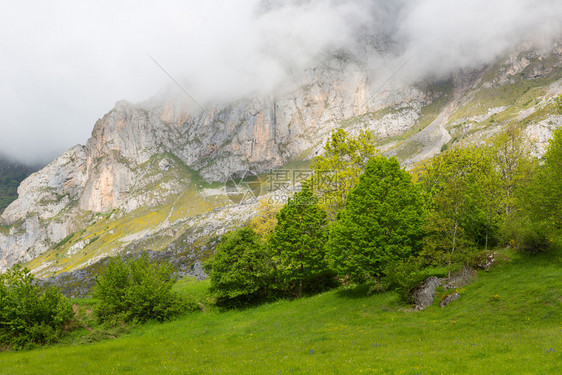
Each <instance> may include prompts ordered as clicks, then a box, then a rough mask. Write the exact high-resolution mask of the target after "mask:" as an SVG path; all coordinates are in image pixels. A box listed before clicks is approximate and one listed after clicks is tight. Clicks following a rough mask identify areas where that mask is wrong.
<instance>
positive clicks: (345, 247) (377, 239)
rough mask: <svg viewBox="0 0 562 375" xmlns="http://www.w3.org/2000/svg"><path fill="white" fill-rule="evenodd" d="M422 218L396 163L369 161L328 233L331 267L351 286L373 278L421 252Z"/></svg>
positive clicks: (416, 194)
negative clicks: (347, 278) (389, 267)
mask: <svg viewBox="0 0 562 375" xmlns="http://www.w3.org/2000/svg"><path fill="white" fill-rule="evenodd" d="M424 218H425V209H424V202H423V199H422V195H421V192H420V190H419V189H418V187H417V186H416V185H414V183H413V182H412V178H411V176H410V175H409V174H408V173H407V172H406V171H404V170H403V169H402V168H401V167H400V164H399V163H398V160H396V158H390V159H388V158H385V157H375V158H373V159H371V160H370V161H369V163H368V164H367V167H366V169H365V173H364V174H363V175H362V176H361V178H360V180H359V183H358V184H357V186H356V187H355V188H354V189H353V190H352V191H351V192H350V194H349V196H348V198H347V202H346V205H345V209H344V210H342V211H341V212H340V213H339V214H338V220H337V221H336V222H335V223H334V224H333V225H332V227H331V229H330V240H329V243H328V249H329V254H330V258H331V262H332V265H333V267H334V268H335V269H336V270H337V272H338V275H340V277H346V276H347V277H349V278H350V279H351V280H352V281H356V282H365V281H368V280H372V279H374V278H379V277H380V276H382V275H383V273H384V269H385V268H386V267H387V265H388V264H389V263H392V262H395V261H397V260H400V259H404V258H408V257H409V256H411V255H414V254H416V253H418V252H419V251H420V250H421V247H422V239H423V232H422V224H423V221H424Z"/></svg>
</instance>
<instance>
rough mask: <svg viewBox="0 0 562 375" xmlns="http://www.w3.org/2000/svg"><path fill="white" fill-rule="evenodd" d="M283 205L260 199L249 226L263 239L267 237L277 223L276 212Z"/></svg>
mask: <svg viewBox="0 0 562 375" xmlns="http://www.w3.org/2000/svg"><path fill="white" fill-rule="evenodd" d="M282 207H283V205H282V204H276V203H270V202H268V200H267V199H262V200H261V201H260V205H259V206H258V215H257V216H256V217H254V218H252V219H251V220H250V225H249V227H250V228H252V229H253V230H254V231H255V232H256V234H257V235H258V236H260V237H262V238H263V239H267V237H269V235H270V234H271V232H272V231H273V229H274V228H275V226H276V225H277V214H278V213H279V211H280V210H281V208H282Z"/></svg>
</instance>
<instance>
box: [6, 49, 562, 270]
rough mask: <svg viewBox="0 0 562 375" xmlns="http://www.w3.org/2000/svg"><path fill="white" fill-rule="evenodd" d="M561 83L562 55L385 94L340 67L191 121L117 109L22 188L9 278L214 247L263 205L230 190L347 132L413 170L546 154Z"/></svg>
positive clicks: (347, 66)
mask: <svg viewBox="0 0 562 375" xmlns="http://www.w3.org/2000/svg"><path fill="white" fill-rule="evenodd" d="M371 81H372V80H371ZM379 81H381V79H380V77H379ZM561 82H562V47H561V45H560V43H558V44H556V46H555V48H554V49H553V50H552V51H549V52H548V53H546V52H541V51H537V50H535V49H533V48H531V47H529V46H522V47H521V48H519V50H517V51H514V52H513V53H511V54H510V55H508V56H506V57H504V58H503V59H500V60H498V62H497V63H496V64H494V65H491V66H488V67H483V68H481V69H478V70H473V71H459V72H457V73H455V74H454V75H453V76H452V77H451V78H450V79H448V80H441V81H437V82H435V81H433V82H432V81H429V80H427V81H423V82H418V83H416V84H414V85H393V84H392V83H391V84H388V86H376V85H375V84H374V83H370V76H369V73H368V72H367V71H366V70H365V66H363V65H361V64H360V63H358V62H357V61H354V60H351V59H345V58H344V57H342V56H332V57H331V58H330V59H329V60H328V61H327V62H326V63H325V64H321V65H318V66H317V67H316V68H311V69H309V70H307V71H306V72H305V73H304V75H303V78H302V81H301V84H300V86H298V87H299V88H298V89H297V90H296V91H294V92H292V93H289V94H286V95H284V96H280V97H272V96H270V97H261V98H251V99H246V100H239V101H237V102H235V103H231V104H227V105H223V106H217V105H215V106H210V107H207V109H205V110H204V111H193V112H187V111H184V110H183V107H182V106H181V105H180V104H178V103H176V102H174V101H162V102H160V103H155V102H154V101H152V102H149V101H147V102H143V103H140V104H132V103H128V102H126V101H121V102H118V103H117V104H116V105H115V107H114V108H113V109H112V110H111V111H109V112H108V113H107V114H106V115H105V116H104V117H102V118H101V119H100V120H98V121H97V122H96V124H95V126H94V129H93V131H92V137H91V138H90V139H89V140H88V142H87V143H86V145H84V146H81V145H77V146H75V147H73V148H71V149H69V150H67V151H66V152H65V153H63V154H62V155H61V156H60V157H58V158H57V159H56V160H54V161H53V162H52V163H50V164H49V165H48V166H46V167H45V168H44V169H42V170H41V171H39V172H36V173H35V174H34V175H32V176H31V177H29V178H28V179H26V180H25V181H24V182H23V183H22V184H21V186H20V187H19V189H18V192H19V193H20V194H19V195H20V198H19V199H18V200H16V201H15V202H13V203H12V204H11V205H10V206H9V207H8V208H7V209H6V211H5V212H4V213H3V214H2V216H1V217H0V222H1V223H2V228H3V229H2V231H0V268H1V269H5V268H7V267H9V266H10V265H11V264H13V263H14V262H18V261H32V260H33V261H32V262H31V263H30V265H32V268H36V269H39V271H37V272H40V274H41V275H47V274H52V273H59V272H63V271H66V270H70V269H74V268H81V267H84V266H86V265H90V264H92V262H93V259H94V260H99V259H102V258H103V257H105V256H108V255H111V254H116V253H119V252H122V251H136V250H135V249H137V250H139V247H140V246H141V244H143V243H144V244H145V246H151V249H152V250H159V249H167V248H169V246H171V245H173V244H178V243H181V246H183V247H186V248H189V247H190V246H194V244H197V243H198V242H204V241H208V240H209V239H210V237H213V236H217V235H220V234H221V233H224V232H225V231H226V230H228V229H229V228H232V227H234V226H236V225H240V224H242V223H244V222H245V220H248V219H249V218H250V217H251V216H252V215H253V214H254V212H255V210H254V209H253V208H251V204H254V205H255V204H257V201H258V199H257V198H254V199H253V200H251V202H247V203H248V205H246V206H243V205H242V206H237V205H236V204H233V203H236V202H232V200H231V199H230V198H229V197H228V194H226V193H225V185H224V183H225V182H227V181H230V180H233V179H237V178H239V177H240V176H242V175H246V174H247V173H248V172H250V174H260V173H265V172H267V171H269V170H274V169H276V168H280V167H283V166H284V165H287V163H289V162H291V161H294V160H304V159H310V158H311V157H313V156H314V155H316V154H318V153H319V152H321V150H322V146H323V144H324V141H325V139H326V138H327V136H328V135H329V133H330V132H331V131H332V130H334V129H336V128H340V127H341V128H344V129H346V130H347V131H348V132H350V133H352V134H354V133H357V132H358V131H359V130H363V129H365V130H370V131H372V132H373V134H374V136H375V137H376V139H377V142H378V147H379V148H380V149H381V150H382V151H383V152H384V153H385V154H387V155H395V156H397V157H398V158H399V159H400V160H401V161H402V162H403V164H404V165H406V166H408V165H409V166H410V167H411V166H413V165H415V164H416V163H419V162H421V161H422V160H424V159H427V158H429V157H431V156H433V155H435V154H437V153H438V152H440V150H441V149H442V148H443V147H445V145H447V146H449V145H453V144H461V145H462V144H463V143H471V142H479V143H482V142H485V140H486V139H487V138H489V137H491V136H493V135H494V134H496V133H497V132H499V131H500V130H501V128H502V126H503V125H505V124H507V123H509V122H513V121H519V122H520V123H521V124H522V125H523V126H525V127H526V130H525V131H526V133H527V135H528V136H529V137H530V138H531V139H532V141H533V144H535V146H536V147H535V149H536V150H535V151H536V153H537V154H540V153H541V147H544V144H545V143H546V142H547V140H548V137H549V134H550V131H551V130H552V129H554V128H556V127H559V126H561V125H562V116H561V115H562V111H560V110H559V109H558V107H557V106H556V98H557V97H558V96H559V95H560V94H561V93H562V89H561V87H562V84H561ZM213 189H214V190H213ZM205 191H207V193H204V192H205ZM209 191H210V192H212V193H211V194H210V195H209V194H208V192H209ZM252 207H253V206H252ZM178 212H181V214H178ZM229 215H230V216H229ZM216 218H221V219H218V220H217V219H216ZM101 222H103V223H105V224H104V225H105V227H101V226H100V225H99V223H101ZM118 223H120V225H127V228H128V229H127V230H128V231H129V232H127V233H125V232H122V231H120V230H119V229H118V228H117V227H116V225H117V224H118ZM111 228H113V229H111ZM111 231H113V233H110V232H111ZM117 232H119V233H120V234H119V235H116V234H115V233H117ZM121 232H122V233H121ZM210 232H213V235H211V233H210ZM169 233H174V234H173V235H169ZM187 233H191V234H187ZM197 233H198V234H197ZM69 236H70V239H69V240H68V241H66V242H65V243H63V244H61V245H60V246H57V244H59V243H60V242H61V241H63V240H64V239H65V238H68V237H69ZM182 236H183V237H184V238H186V240H180V238H182ZM94 238H95V240H93V239H94ZM187 239H188V240H187ZM92 240H93V241H92ZM178 241H180V242H178ZM181 241H183V242H181ZM148 244H150V245H148ZM49 254H50V255H49ZM77 254H83V259H82V258H81V259H82V260H80V261H78V260H77ZM49 257H51V258H52V259H50V258H49ZM39 260H41V262H42V263H40V262H39ZM61 263H62V264H61Z"/></svg>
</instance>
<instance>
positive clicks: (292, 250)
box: [270, 183, 329, 297]
mask: <svg viewBox="0 0 562 375" xmlns="http://www.w3.org/2000/svg"><path fill="white" fill-rule="evenodd" d="M317 202H318V199H317V198H316V196H315V195H314V193H313V192H312V190H311V188H310V186H309V185H308V183H303V186H302V190H301V191H300V192H298V193H296V194H295V195H294V196H293V197H292V198H291V199H289V202H288V203H287V204H286V205H285V206H284V207H283V208H282V209H281V211H280V212H279V214H278V215H277V225H276V227H275V229H274V231H273V233H272V234H271V237H270V246H271V248H272V250H273V253H274V254H275V259H276V265H277V270H278V272H279V275H280V278H281V280H282V282H283V284H284V285H286V286H288V287H289V289H291V290H293V291H294V292H295V294H296V295H297V296H298V297H301V296H302V292H303V288H307V289H318V285H314V284H315V283H320V282H322V281H323V280H324V279H325V277H326V276H327V274H328V273H329V271H328V267H327V261H326V257H325V250H324V247H325V243H326V237H327V236H326V212H325V211H324V210H322V209H321V208H320V207H319V206H318V204H317Z"/></svg>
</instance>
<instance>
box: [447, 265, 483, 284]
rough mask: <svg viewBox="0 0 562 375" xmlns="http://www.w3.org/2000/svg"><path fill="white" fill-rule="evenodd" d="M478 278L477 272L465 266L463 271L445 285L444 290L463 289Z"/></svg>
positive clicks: (455, 274) (452, 276) (453, 276)
mask: <svg viewBox="0 0 562 375" xmlns="http://www.w3.org/2000/svg"><path fill="white" fill-rule="evenodd" d="M475 278H476V271H475V270H473V269H472V268H470V267H467V266H464V267H463V268H462V269H461V270H459V271H458V272H456V273H454V274H453V275H451V278H450V279H449V280H447V282H446V283H444V284H443V289H445V290H447V289H455V288H462V287H463V286H465V285H468V284H470V283H471V282H472V280H474V279H475Z"/></svg>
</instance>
